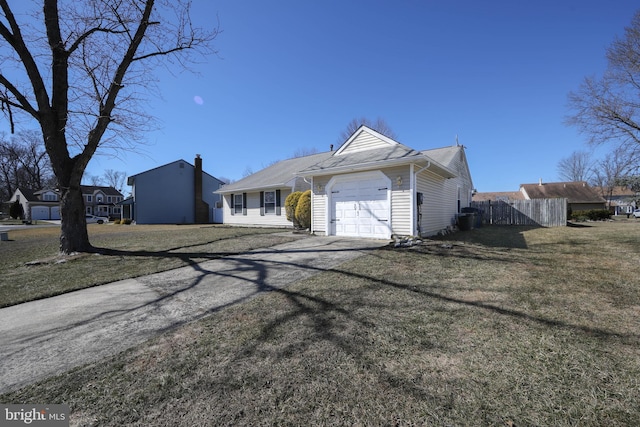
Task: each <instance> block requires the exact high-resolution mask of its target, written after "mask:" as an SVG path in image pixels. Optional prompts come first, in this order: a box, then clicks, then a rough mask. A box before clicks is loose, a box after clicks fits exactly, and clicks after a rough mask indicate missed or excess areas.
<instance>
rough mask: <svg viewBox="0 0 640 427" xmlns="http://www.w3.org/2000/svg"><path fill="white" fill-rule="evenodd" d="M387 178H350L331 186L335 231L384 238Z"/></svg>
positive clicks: (341, 234) (387, 224) (386, 221)
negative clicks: (350, 179)
mask: <svg viewBox="0 0 640 427" xmlns="http://www.w3.org/2000/svg"><path fill="white" fill-rule="evenodd" d="M387 186H388V180H387V179H386V178H378V179H373V180H371V179H370V178H369V179H354V180H352V181H344V182H340V183H337V184H336V185H334V186H333V187H332V191H331V196H332V211H331V214H332V224H333V227H335V228H334V230H335V234H336V235H338V236H351V237H374V238H387V237H388V236H389V234H390V231H389V196H388V188H387Z"/></svg>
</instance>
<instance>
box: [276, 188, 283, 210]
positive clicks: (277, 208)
mask: <svg viewBox="0 0 640 427" xmlns="http://www.w3.org/2000/svg"><path fill="white" fill-rule="evenodd" d="M280 214H282V209H281V206H280V190H276V215H280Z"/></svg>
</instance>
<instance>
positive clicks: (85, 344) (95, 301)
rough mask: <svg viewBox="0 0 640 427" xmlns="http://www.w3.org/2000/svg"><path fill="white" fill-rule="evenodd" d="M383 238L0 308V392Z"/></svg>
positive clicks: (215, 264)
mask: <svg viewBox="0 0 640 427" xmlns="http://www.w3.org/2000/svg"><path fill="white" fill-rule="evenodd" d="M386 243H387V242H386V241H381V240H360V239H357V240H356V239H347V238H336V237H308V238H303V239H301V240H297V241H295V242H290V243H286V244H282V245H278V246H274V247H271V248H264V249H259V250H256V251H252V252H249V253H246V254H242V255H237V256H229V257H225V258H221V259H217V260H212V261H206V262H203V263H200V264H195V263H194V264H193V265H192V266H189V267H183V268H180V269H176V270H171V271H167V272H163V273H157V274H153V275H150V276H145V277H139V278H137V279H127V280H122V281H119V282H115V283H111V284H107V285H103V286H97V287H94V288H89V289H84V290H80V291H75V292H71V293H68V294H64V295H60V296H56V297H52V298H47V299H44V300H39V301H33V302H28V303H24V304H20V305H17V306H12V307H7V308H3V309H0V360H1V361H2V362H0V393H5V392H7V391H11V390H15V389H18V388H20V387H22V386H25V385H27V384H31V383H33V382H36V381H38V380H41V379H44V378H48V377H50V376H53V375H57V374H61V373H63V372H65V371H67V370H70V369H72V368H74V367H76V366H80V365H83V364H86V363H90V362H94V361H97V360H100V359H102V358H104V357H107V356H110V355H113V354H116V353H118V352H121V351H123V350H125V349H127V348H130V347H132V346H135V345H136V344H139V343H141V342H143V341H145V340H147V339H149V338H152V337H154V336H156V335H159V334H161V333H162V332H164V331H166V330H168V329H171V328H174V327H176V326H179V325H182V324H184V323H187V322H190V321H193V320H197V319H200V318H202V317H204V316H206V315H208V314H211V313H213V312H216V311H218V310H221V309H223V308H225V307H228V306H230V305H234V304H239V303H242V302H243V301H246V300H247V299H249V298H252V297H254V296H256V295H259V294H261V293H264V292H269V291H272V290H274V289H278V288H282V287H284V286H286V285H288V284H289V283H292V282H295V281H297V280H300V279H303V278H306V277H309V276H312V275H314V274H318V273H320V272H322V271H325V270H328V269H331V268H333V267H335V266H337V265H339V264H341V263H343V262H345V261H347V260H349V259H352V258H355V257H358V256H360V255H362V254H364V253H366V252H367V251H369V250H372V249H375V248H378V247H381V246H383V245H385V244H386Z"/></svg>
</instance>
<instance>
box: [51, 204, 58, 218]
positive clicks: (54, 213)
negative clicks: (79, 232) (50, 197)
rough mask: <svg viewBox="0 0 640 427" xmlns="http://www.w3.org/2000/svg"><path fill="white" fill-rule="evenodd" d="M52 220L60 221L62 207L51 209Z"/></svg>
mask: <svg viewBox="0 0 640 427" xmlns="http://www.w3.org/2000/svg"><path fill="white" fill-rule="evenodd" d="M51 219H60V206H54V207H52V208H51Z"/></svg>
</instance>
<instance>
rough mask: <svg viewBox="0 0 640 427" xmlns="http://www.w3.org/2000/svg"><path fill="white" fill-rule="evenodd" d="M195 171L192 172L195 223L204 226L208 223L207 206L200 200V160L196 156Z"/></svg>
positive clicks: (197, 155)
mask: <svg viewBox="0 0 640 427" xmlns="http://www.w3.org/2000/svg"><path fill="white" fill-rule="evenodd" d="M194 163H195V170H194V171H193V183H194V185H193V191H194V201H195V210H194V212H195V218H194V220H195V223H196V224H206V223H208V222H209V204H208V203H207V202H205V201H204V200H202V159H201V158H200V154H196V159H195V161H194Z"/></svg>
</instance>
